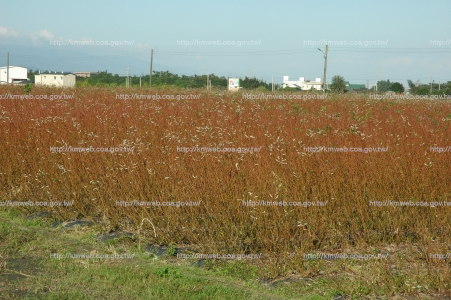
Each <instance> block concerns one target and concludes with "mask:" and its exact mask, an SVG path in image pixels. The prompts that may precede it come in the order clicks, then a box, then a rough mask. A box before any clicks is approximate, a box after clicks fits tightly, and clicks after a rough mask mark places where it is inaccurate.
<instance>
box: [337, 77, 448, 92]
mask: <svg viewBox="0 0 451 300" xmlns="http://www.w3.org/2000/svg"><path fill="white" fill-rule="evenodd" d="M407 84H408V85H409V89H410V90H409V92H410V93H411V94H413V95H443V94H445V95H451V81H448V82H446V83H441V84H439V83H435V82H433V83H432V84H430V83H429V84H422V83H421V82H419V81H417V82H416V83H413V82H412V80H407ZM329 89H330V90H331V91H332V92H337V93H345V92H347V87H346V82H345V80H344V78H343V76H340V75H336V76H334V77H333V78H332V84H331V85H330V86H329ZM359 91H370V92H375V91H376V86H373V87H372V88H371V89H369V90H368V89H361V90H359ZM377 91H378V92H380V93H386V92H389V91H391V92H394V93H404V92H405V89H404V86H403V85H402V84H401V83H399V82H390V80H379V81H378V82H377Z"/></svg>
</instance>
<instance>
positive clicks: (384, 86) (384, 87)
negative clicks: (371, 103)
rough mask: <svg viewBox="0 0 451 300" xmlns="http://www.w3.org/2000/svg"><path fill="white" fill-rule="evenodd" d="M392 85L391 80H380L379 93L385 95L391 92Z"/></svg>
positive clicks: (378, 84) (378, 83)
mask: <svg viewBox="0 0 451 300" xmlns="http://www.w3.org/2000/svg"><path fill="white" fill-rule="evenodd" d="M391 85H392V83H391V82H390V80H386V81H385V80H379V81H378V82H377V91H378V92H381V93H385V92H388V91H390V88H391Z"/></svg>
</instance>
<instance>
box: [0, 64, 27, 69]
mask: <svg viewBox="0 0 451 300" xmlns="http://www.w3.org/2000/svg"><path fill="white" fill-rule="evenodd" d="M9 67H10V68H24V69H28V68H26V67H22V66H11V65H9ZM0 69H6V66H4V67H0Z"/></svg>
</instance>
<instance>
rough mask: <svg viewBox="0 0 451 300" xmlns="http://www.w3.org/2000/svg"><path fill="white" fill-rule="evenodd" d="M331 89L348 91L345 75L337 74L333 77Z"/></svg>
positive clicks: (339, 91)
mask: <svg viewBox="0 0 451 300" xmlns="http://www.w3.org/2000/svg"><path fill="white" fill-rule="evenodd" d="M330 89H331V91H333V92H336V93H344V92H345V91H346V83H345V79H344V78H343V76H340V75H335V76H334V77H332V84H331V85H330Z"/></svg>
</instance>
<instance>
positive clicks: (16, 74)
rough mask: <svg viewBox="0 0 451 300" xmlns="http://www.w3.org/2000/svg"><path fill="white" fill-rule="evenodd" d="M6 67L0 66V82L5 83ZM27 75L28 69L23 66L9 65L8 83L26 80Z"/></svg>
mask: <svg viewBox="0 0 451 300" xmlns="http://www.w3.org/2000/svg"><path fill="white" fill-rule="evenodd" d="M7 75H8V74H6V67H1V68H0V83H2V84H5V83H6V78H7ZM27 75H28V69H27V68H24V67H17V66H9V81H8V83H14V82H16V83H17V82H20V81H24V80H27V79H28V78H27Z"/></svg>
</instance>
